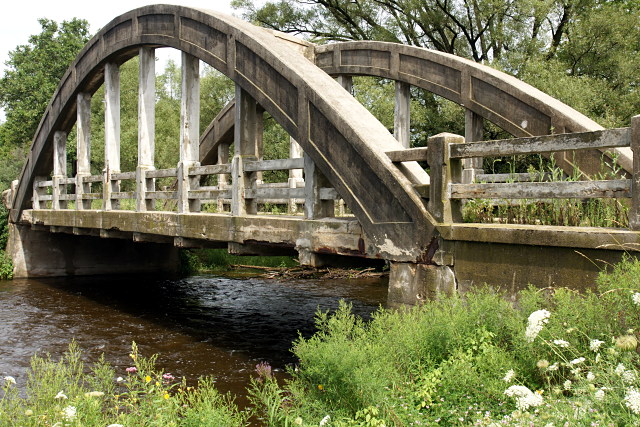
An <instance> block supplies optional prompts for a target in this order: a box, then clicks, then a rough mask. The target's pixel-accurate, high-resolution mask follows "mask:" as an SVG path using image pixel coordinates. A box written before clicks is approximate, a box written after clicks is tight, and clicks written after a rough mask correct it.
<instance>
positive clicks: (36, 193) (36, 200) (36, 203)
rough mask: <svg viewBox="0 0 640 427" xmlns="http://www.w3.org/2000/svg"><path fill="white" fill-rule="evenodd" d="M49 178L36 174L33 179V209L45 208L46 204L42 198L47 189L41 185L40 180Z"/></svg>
mask: <svg viewBox="0 0 640 427" xmlns="http://www.w3.org/2000/svg"><path fill="white" fill-rule="evenodd" d="M46 180H47V178H46V177H44V176H36V177H35V178H34V179H33V199H32V204H33V209H44V208H45V207H46V206H42V204H41V203H42V199H41V197H42V196H44V195H45V189H44V188H43V187H40V185H39V184H40V182H41V181H46Z"/></svg>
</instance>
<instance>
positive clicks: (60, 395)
mask: <svg viewBox="0 0 640 427" xmlns="http://www.w3.org/2000/svg"><path fill="white" fill-rule="evenodd" d="M66 398H67V395H66V394H64V390H60V391H59V392H58V394H56V397H54V399H66Z"/></svg>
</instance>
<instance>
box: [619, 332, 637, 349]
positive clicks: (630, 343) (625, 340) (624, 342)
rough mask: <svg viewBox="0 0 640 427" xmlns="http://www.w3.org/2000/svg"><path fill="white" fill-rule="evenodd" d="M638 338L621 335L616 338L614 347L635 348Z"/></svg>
mask: <svg viewBox="0 0 640 427" xmlns="http://www.w3.org/2000/svg"><path fill="white" fill-rule="evenodd" d="M637 346H638V340H637V339H636V337H634V336H633V335H622V336H620V337H618V338H616V347H618V348H619V349H620V350H635V349H636V347H637Z"/></svg>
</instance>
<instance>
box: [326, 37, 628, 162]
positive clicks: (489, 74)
mask: <svg viewBox="0 0 640 427" xmlns="http://www.w3.org/2000/svg"><path fill="white" fill-rule="evenodd" d="M316 65H318V67H320V68H321V69H322V70H324V71H326V72H327V73H328V74H330V75H333V76H338V75H345V74H346V75H368V76H376V77H383V78H388V79H392V80H396V81H401V82H405V83H409V84H411V85H414V86H417V87H420V88H423V89H426V90H428V91H430V92H432V93H435V94H436V95H439V96H442V97H444V98H446V99H449V100H450V101H453V102H455V103H457V104H459V105H461V106H463V107H465V108H467V109H469V110H471V111H473V112H474V113H476V114H477V115H479V116H481V117H484V118H485V119H487V120H489V121H491V122H493V123H495V124H496V125H497V126H499V127H501V128H502V129H504V130H506V131H507V132H509V133H511V134H512V135H514V136H516V137H527V136H539V135H548V134H550V133H570V132H587V131H595V130H601V129H602V126H600V125H599V124H597V123H596V122H594V121H593V120H591V119H589V118H588V117H586V116H585V115H583V114H581V113H579V112H578V111H576V110H574V109H573V108H571V107H569V106H568V105H566V104H564V103H562V102H560V101H558V100H557V99H555V98H552V97H551V96H549V95H547V94H545V93H543V92H541V91H540V90H538V89H536V88H534V87H533V86H531V85H529V84H527V83H524V82H523V81H520V80H518V79H516V78H515V77H513V76H510V75H508V74H506V73H503V72H500V71H497V70H495V69H493V68H490V67H487V66H485V65H482V64H478V63H476V62H473V61H470V60H467V59H465V58H461V57H458V56H455V55H451V54H447V53H443V52H438V51H434V50H429V49H424V48H420V47H415V46H408V45H402V44H397V43H387V42H376V41H358V42H344V43H333V44H328V45H323V46H317V47H316ZM609 151H610V150H609ZM616 151H617V152H618V154H619V157H618V162H619V164H620V165H621V166H622V167H623V169H625V170H626V171H627V172H629V173H630V172H632V170H633V160H632V154H631V150H630V149H627V148H624V149H617V150H616ZM584 153H585V154H581V155H580V158H573V157H572V158H571V159H566V161H567V162H568V165H567V166H569V167H572V166H573V164H574V163H575V164H577V165H580V168H581V169H582V170H584V171H585V172H587V173H595V172H598V171H599V167H600V162H601V153H600V152H598V151H597V150H593V151H592V152H584ZM557 160H560V161H562V159H557Z"/></svg>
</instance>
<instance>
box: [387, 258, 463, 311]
mask: <svg viewBox="0 0 640 427" xmlns="http://www.w3.org/2000/svg"><path fill="white" fill-rule="evenodd" d="M456 291H457V282H456V277H455V274H454V272H453V268H451V267H450V266H448V265H428V264H416V263H410V262H392V263H391V272H390V274H389V294H388V297H387V304H388V305H389V306H392V307H393V306H401V305H415V304H419V303H421V302H423V301H426V300H429V299H434V298H435V297H437V296H438V295H447V296H451V295H453V294H455V292H456Z"/></svg>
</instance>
